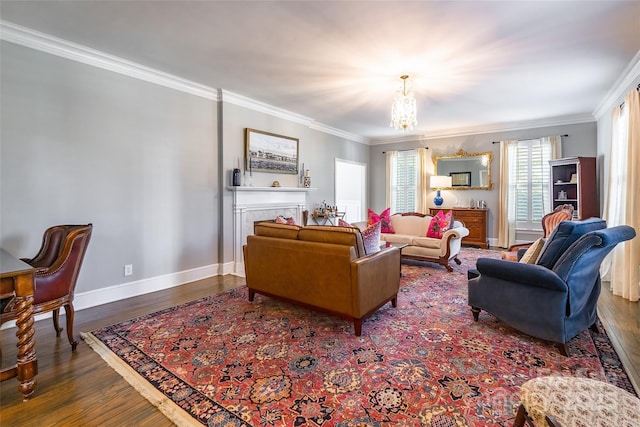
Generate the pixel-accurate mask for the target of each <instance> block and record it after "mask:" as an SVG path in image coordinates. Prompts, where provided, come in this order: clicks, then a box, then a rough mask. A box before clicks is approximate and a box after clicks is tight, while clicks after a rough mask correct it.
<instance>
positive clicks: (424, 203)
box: [416, 148, 433, 214]
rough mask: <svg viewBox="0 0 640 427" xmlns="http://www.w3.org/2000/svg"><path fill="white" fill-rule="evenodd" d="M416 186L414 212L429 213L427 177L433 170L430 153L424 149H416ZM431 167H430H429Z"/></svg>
mask: <svg viewBox="0 0 640 427" xmlns="http://www.w3.org/2000/svg"><path fill="white" fill-rule="evenodd" d="M416 151H417V152H418V185H417V188H416V192H417V194H416V210H417V211H418V212H421V213H425V214H426V213H429V198H428V197H427V192H428V191H430V187H429V177H430V176H431V174H430V171H431V170H432V168H433V166H432V165H433V162H432V161H431V152H430V151H429V150H427V149H426V148H418V149H417V150H416ZM430 165H431V166H430Z"/></svg>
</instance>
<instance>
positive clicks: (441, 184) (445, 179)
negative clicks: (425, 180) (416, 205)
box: [429, 175, 451, 206]
mask: <svg viewBox="0 0 640 427" xmlns="http://www.w3.org/2000/svg"><path fill="white" fill-rule="evenodd" d="M429 186H430V187H431V188H433V189H435V190H437V191H436V197H435V198H434V199H433V203H435V205H436V206H442V203H444V199H443V198H442V196H441V195H440V190H441V189H443V188H447V187H451V177H450V176H444V175H433V176H432V177H431V178H430V179H429Z"/></svg>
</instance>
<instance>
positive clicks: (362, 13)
mask: <svg viewBox="0 0 640 427" xmlns="http://www.w3.org/2000/svg"><path fill="white" fill-rule="evenodd" d="M0 14H1V15H0V16H1V18H2V20H4V21H8V22H11V23H14V24H18V25H21V26H24V27H28V28H31V29H34V30H37V31H40V32H43V33H46V34H50V35H52V36H55V37H59V38H61V39H64V40H68V41H71V42H75V43H78V44H81V45H84V46H87V47H90V48H93V49H96V50H99V51H102V52H105V53H108V54H111V55H115V56H118V57H121V58H123V59H126V60H129V61H134V62H137V63H139V64H142V65H145V66H148V67H151V68H155V69H157V70H160V71H164V72H167V73H171V74H175V75H177V76H180V77H182V78H185V79H188V80H192V81H194V82H197V83H200V84H203V85H206V86H210V87H212V88H222V89H225V90H228V91H231V92H234V93H237V94H241V95H244V96H246V97H249V98H251V99H253V100H256V101H260V102H263V103H266V104H270V105H272V106H274V107H278V108H282V109H285V110H288V111H292V112H295V113H297V114H300V115H303V116H307V117H310V118H312V119H314V120H315V121H316V122H318V123H321V124H323V125H327V126H330V127H333V128H336V129H340V130H343V131H346V132H350V133H353V134H356V135H360V136H362V137H365V138H369V139H374V140H375V139H379V140H390V139H393V138H397V137H399V136H401V135H402V133H400V132H399V131H396V130H393V129H392V128H390V127H389V114H390V106H391V103H392V101H393V95H394V91H395V90H396V89H397V88H398V87H399V86H400V82H401V80H400V78H399V76H400V75H402V74H409V75H410V76H411V77H412V79H413V91H414V93H415V96H416V99H417V101H418V126H417V129H414V131H413V132H411V133H412V134H416V135H424V136H425V137H429V136H431V135H436V134H442V135H444V134H447V133H450V132H452V131H457V132H463V131H465V130H472V129H476V130H477V129H486V128H495V129H498V128H500V126H504V127H505V128H508V124H509V123H523V122H537V123H542V122H545V121H549V122H550V123H551V122H554V121H556V122H557V121H559V120H571V119H576V120H583V121H584V120H585V118H586V119H587V120H588V119H589V116H590V115H592V114H593V112H594V110H595V109H596V108H597V107H598V104H599V103H601V102H602V100H603V99H604V98H605V97H606V95H607V94H608V92H609V91H610V90H611V88H612V87H613V85H614V84H615V82H616V80H618V79H619V78H620V77H621V76H622V74H623V73H624V72H625V70H626V69H627V67H628V66H629V65H630V64H631V62H632V61H633V60H634V57H635V55H636V54H637V53H638V52H640V2H638V1H611V0H609V1H496V2H489V1H440V2H435V1H416V2H401V1H331V2H329V1H276V2H268V1H8V0H2V1H1V3H0ZM636 60H637V58H636Z"/></svg>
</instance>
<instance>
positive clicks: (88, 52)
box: [0, 20, 218, 101]
mask: <svg viewBox="0 0 640 427" xmlns="http://www.w3.org/2000/svg"><path fill="white" fill-rule="evenodd" d="M0 38H1V39H2V40H5V41H8V42H10V43H14V44H18V45H21V46H25V47H29V48H31V49H35V50H39V51H41V52H45V53H49V54H51V55H55V56H59V57H62V58H66V59H70V60H72V61H77V62H80V63H83V64H87V65H92V66H94V67H97V68H102V69H105V70H109V71H113V72H115V73H119V74H123V75H125V76H129V77H133V78H136V79H139V80H144V81H147V82H150V83H155V84H157V85H160V86H165V87H168V88H171V89H176V90H179V91H181V92H186V93H190V94H192V95H196V96H200V97H203V98H206V99H211V100H214V101H215V100H217V99H218V93H217V90H216V89H213V88H210V87H208V86H204V85H201V84H199V83H195V82H192V81H189V80H186V79H183V78H181V77H178V76H175V75H172V74H169V73H164V72H162V71H158V70H154V69H153V68H149V67H145V66H144V65H140V64H136V63H135V62H131V61H127V60H125V59H122V58H118V57H117V56H113V55H109V54H106V53H103V52H100V51H97V50H95V49H90V48H88V47H85V46H82V45H79V44H76V43H72V42H69V41H67V40H63V39H59V38H57V37H54V36H51V35H49V34H44V33H41V32H38V31H35V30H32V29H30V28H26V27H22V26H20V25H16V24H13V23H11V22H7V21H1V20H0Z"/></svg>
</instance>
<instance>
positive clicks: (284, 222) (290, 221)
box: [276, 215, 296, 225]
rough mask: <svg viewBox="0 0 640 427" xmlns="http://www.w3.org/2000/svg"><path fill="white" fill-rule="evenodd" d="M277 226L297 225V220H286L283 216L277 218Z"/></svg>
mask: <svg viewBox="0 0 640 427" xmlns="http://www.w3.org/2000/svg"><path fill="white" fill-rule="evenodd" d="M276 224H289V225H296V220H295V219H293V217H289V218H285V217H283V216H282V215H278V216H277V217H276Z"/></svg>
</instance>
